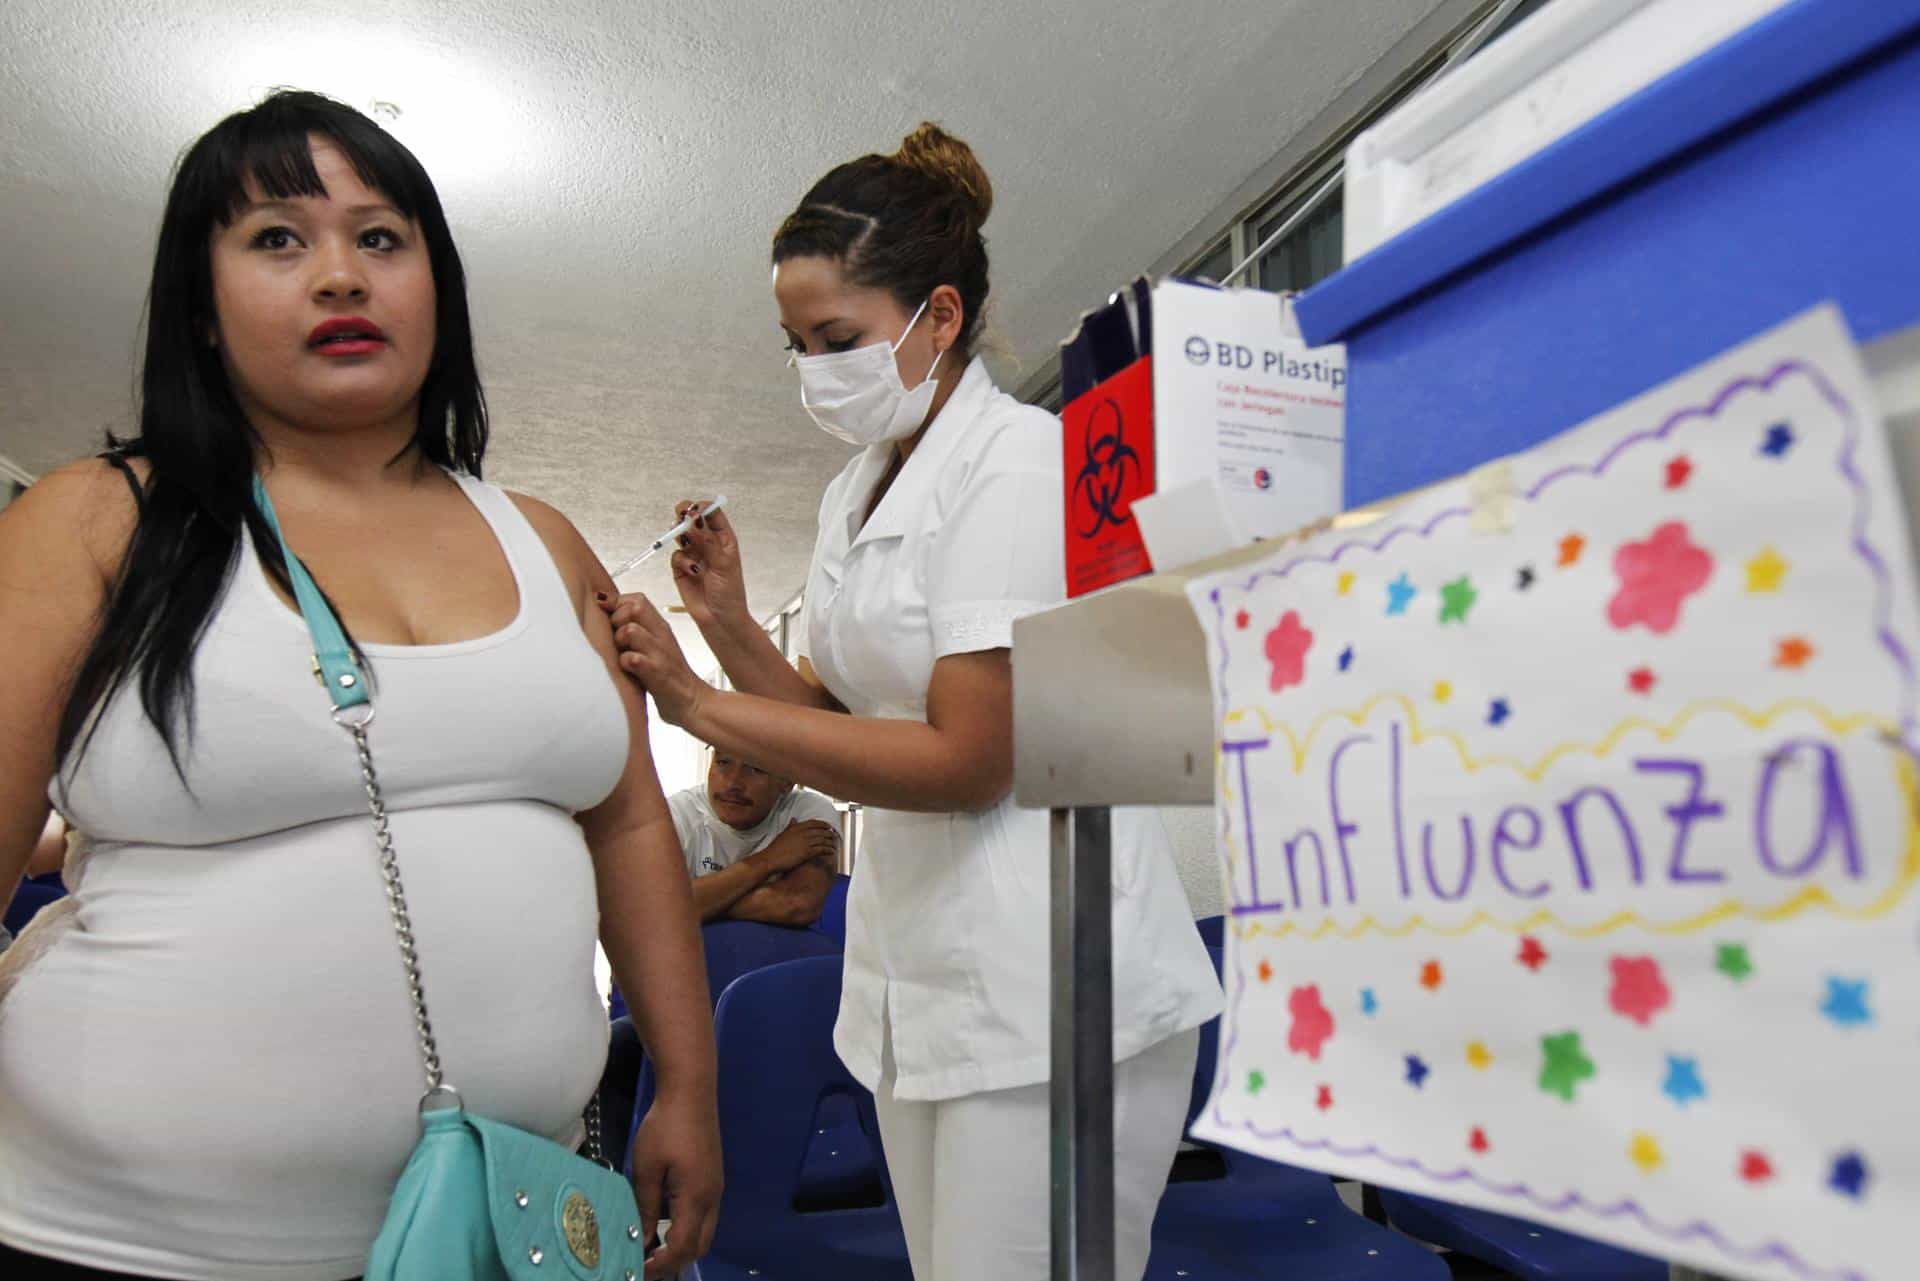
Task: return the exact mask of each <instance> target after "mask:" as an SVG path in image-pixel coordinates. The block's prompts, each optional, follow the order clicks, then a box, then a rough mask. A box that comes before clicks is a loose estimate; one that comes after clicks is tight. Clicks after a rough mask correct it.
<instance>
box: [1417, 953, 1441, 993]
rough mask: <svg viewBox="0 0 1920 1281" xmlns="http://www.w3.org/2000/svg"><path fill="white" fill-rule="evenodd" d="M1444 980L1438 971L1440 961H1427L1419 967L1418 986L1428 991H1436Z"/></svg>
mask: <svg viewBox="0 0 1920 1281" xmlns="http://www.w3.org/2000/svg"><path fill="white" fill-rule="evenodd" d="M1445 981H1446V980H1445V979H1444V978H1443V977H1442V976H1441V973H1440V962H1438V961H1428V962H1427V963H1426V964H1425V965H1423V966H1421V967H1420V986H1421V987H1424V988H1425V989H1427V991H1429V992H1438V991H1439V990H1440V984H1441V983H1443V982H1445Z"/></svg>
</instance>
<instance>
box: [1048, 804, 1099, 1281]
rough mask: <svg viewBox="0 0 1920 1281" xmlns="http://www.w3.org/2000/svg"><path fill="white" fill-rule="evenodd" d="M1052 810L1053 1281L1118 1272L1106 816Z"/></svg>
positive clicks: (1090, 1280)
mask: <svg viewBox="0 0 1920 1281" xmlns="http://www.w3.org/2000/svg"><path fill="white" fill-rule="evenodd" d="M1052 817H1053V902H1052V909H1053V961H1052V971H1053V992H1052V997H1053V1080H1052V1113H1053V1115H1052V1121H1053V1151H1052V1169H1053V1281H1114V1275H1113V1269H1114V1258H1113V1250H1114V1231H1113V869H1112V854H1113V851H1112V835H1111V832H1112V829H1111V818H1112V816H1111V813H1110V811H1108V810H1107V809H1106V808H1105V807H1104V806H1099V807H1093V808H1085V809H1074V810H1064V809H1056V810H1054V811H1053V812H1052Z"/></svg>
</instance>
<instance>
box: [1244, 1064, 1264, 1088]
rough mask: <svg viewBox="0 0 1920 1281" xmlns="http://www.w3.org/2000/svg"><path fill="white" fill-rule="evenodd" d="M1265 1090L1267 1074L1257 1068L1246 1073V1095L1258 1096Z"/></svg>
mask: <svg viewBox="0 0 1920 1281" xmlns="http://www.w3.org/2000/svg"><path fill="white" fill-rule="evenodd" d="M1266 1088H1267V1074H1266V1073H1265V1072H1262V1071H1261V1070H1260V1069H1259V1068H1255V1069H1254V1070H1253V1071H1251V1072H1249V1073H1247V1093H1248V1094H1258V1093H1260V1091H1262V1090H1264V1089H1266Z"/></svg>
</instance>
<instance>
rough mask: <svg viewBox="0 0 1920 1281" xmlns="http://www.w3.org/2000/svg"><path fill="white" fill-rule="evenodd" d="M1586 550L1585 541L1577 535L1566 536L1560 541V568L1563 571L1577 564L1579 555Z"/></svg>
mask: <svg viewBox="0 0 1920 1281" xmlns="http://www.w3.org/2000/svg"><path fill="white" fill-rule="evenodd" d="M1586 549H1587V540H1586V539H1584V538H1582V537H1580V535H1578V534H1568V535H1567V536H1566V537H1565V538H1563V539H1561V540H1560V568H1562V569H1565V568H1566V567H1567V566H1569V565H1572V564H1575V563H1577V562H1578V561H1579V559H1580V553H1581V552H1583V551H1585V550H1586Z"/></svg>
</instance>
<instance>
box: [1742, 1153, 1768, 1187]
mask: <svg viewBox="0 0 1920 1281" xmlns="http://www.w3.org/2000/svg"><path fill="white" fill-rule="evenodd" d="M1740 1177H1741V1178H1742V1179H1745V1180H1746V1181H1747V1182H1748V1183H1765V1182H1766V1181H1767V1180H1768V1179H1771V1178H1772V1177H1773V1162H1771V1161H1769V1160H1768V1159H1767V1154H1766V1153H1765V1152H1761V1151H1759V1150H1757V1149H1755V1148H1748V1149H1747V1150H1746V1151H1745V1152H1742V1153H1741V1154H1740Z"/></svg>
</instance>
